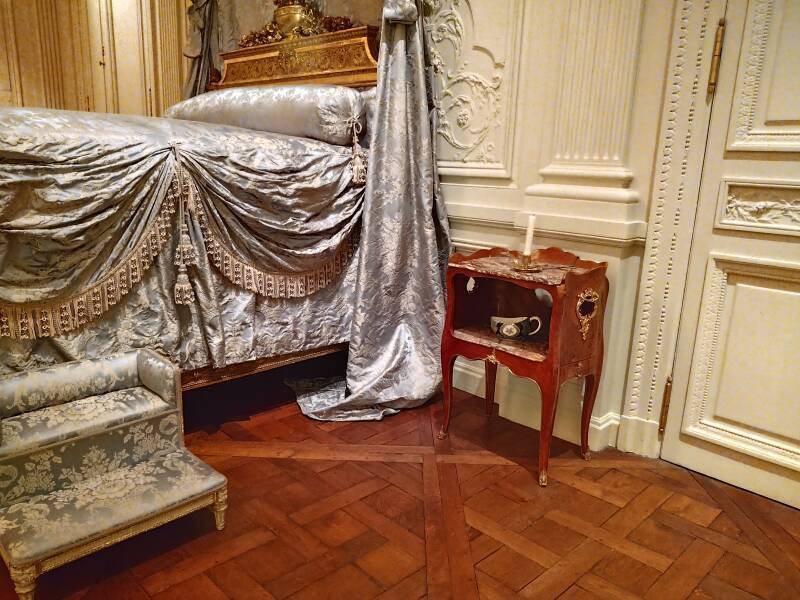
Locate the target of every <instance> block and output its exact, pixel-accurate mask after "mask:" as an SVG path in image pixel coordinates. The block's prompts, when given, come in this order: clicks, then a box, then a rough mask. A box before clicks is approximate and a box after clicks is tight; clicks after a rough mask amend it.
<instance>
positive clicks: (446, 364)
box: [438, 352, 456, 440]
mask: <svg viewBox="0 0 800 600" xmlns="http://www.w3.org/2000/svg"><path fill="white" fill-rule="evenodd" d="M455 362H456V357H455V356H453V355H450V354H445V353H444V352H442V395H443V396H444V419H443V420H442V428H441V429H440V430H439V436H438V437H439V439H440V440H443V439H445V438H446V437H447V430H448V429H449V427H450V414H451V413H452V410H453V365H454V364H455Z"/></svg>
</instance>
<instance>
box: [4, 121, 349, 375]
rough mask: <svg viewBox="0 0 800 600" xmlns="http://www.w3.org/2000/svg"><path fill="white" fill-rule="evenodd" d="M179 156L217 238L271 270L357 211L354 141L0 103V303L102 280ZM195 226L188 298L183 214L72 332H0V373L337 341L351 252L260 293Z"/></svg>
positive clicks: (333, 243) (158, 202) (141, 225)
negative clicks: (135, 352) (300, 289)
mask: <svg viewBox="0 0 800 600" xmlns="http://www.w3.org/2000/svg"><path fill="white" fill-rule="evenodd" d="M178 158H180V164H181V165H182V168H183V170H184V171H185V172H186V173H187V174H188V176H189V178H190V179H191V180H192V181H193V182H194V183H195V184H196V186H197V188H198V190H199V194H198V196H199V197H198V201H199V202H200V204H201V205H202V207H203V209H204V210H205V211H206V213H207V216H208V221H209V222H211V223H213V224H214V225H215V226H216V228H217V229H218V230H219V234H220V236H221V237H222V238H224V241H225V243H226V244H227V245H228V246H229V247H230V248H232V249H234V250H235V252H236V254H238V255H239V256H241V257H242V259H243V260H245V261H247V262H249V263H251V264H255V265H258V266H259V267H260V268H261V269H263V270H265V271H282V272H298V271H304V270H307V269H313V268H314V267H315V265H319V264H320V263H325V262H326V261H328V260H329V259H330V258H331V257H332V256H335V255H336V253H337V249H338V248H340V247H341V246H342V244H343V243H346V240H347V239H348V238H349V237H350V236H351V235H353V234H354V230H355V229H356V227H357V226H358V224H359V222H360V216H361V209H362V204H363V202H362V200H363V193H364V192H363V190H364V188H363V186H358V185H355V184H353V182H352V175H351V171H350V160H351V149H350V148H348V147H344V146H335V145H330V144H326V143H324V142H319V141H315V140H310V139H304V138H295V137H289V136H283V135H277V134H270V133H266V132H258V131H250V130H246V129H241V128H237V127H226V126H221V125H211V124H203V123H194V122H190V121H175V120H169V119H148V118H143V117H125V116H120V115H101V114H92V113H75V112H68V111H51V110H44V109H3V110H0V304H2V303H4V302H5V303H12V304H20V303H30V302H48V301H51V300H55V299H58V298H60V297H61V296H63V295H65V294H66V295H68V294H69V293H71V292H74V291H76V290H80V289H82V288H83V287H85V286H87V285H89V284H92V283H94V282H96V281H98V280H100V279H102V278H103V277H104V276H105V275H106V274H107V273H108V272H109V271H111V270H113V269H114V268H115V266H116V265H118V264H119V263H120V261H121V260H123V259H124V258H125V256H126V253H128V252H129V251H130V249H131V247H132V246H133V245H134V244H135V243H136V242H137V240H139V239H140V238H141V237H142V232H143V231H144V230H145V229H146V228H147V227H149V226H150V225H151V224H152V223H153V222H154V221H155V219H156V218H157V214H158V212H159V210H160V208H161V206H162V203H163V202H164V201H165V198H166V197H167V193H168V189H169V186H170V182H171V181H172V180H173V179H174V176H175V171H176V168H177V165H178ZM189 220H190V224H191V227H190V237H191V240H192V242H193V245H194V247H195V248H196V249H197V255H198V260H199V264H198V265H197V266H196V267H191V268H190V276H191V280H192V285H193V287H194V292H195V295H196V298H197V299H196V302H195V303H193V304H191V305H189V306H178V305H176V303H175V300H174V296H173V292H172V290H173V286H174V285H175V280H176V279H175V278H176V267H175V265H174V264H173V257H174V249H175V246H176V244H177V239H178V228H177V215H175V218H174V219H173V220H172V222H171V227H172V229H171V230H169V231H167V232H166V233H167V235H168V238H169V239H168V240H167V242H166V246H165V248H164V249H163V250H162V251H161V253H160V254H159V255H158V256H157V257H155V259H154V265H153V267H152V268H151V269H150V270H149V271H148V272H147V273H146V274H145V275H144V276H143V278H142V281H141V282H140V283H138V284H136V285H133V286H131V292H130V293H129V294H128V295H127V296H124V297H123V298H122V300H121V301H120V302H119V303H117V304H116V305H115V306H114V307H113V308H111V309H110V310H109V311H108V312H107V313H105V314H103V315H102V316H101V317H100V318H98V319H96V320H94V321H93V322H90V323H89V324H87V325H86V326H85V327H83V328H82V329H80V330H77V331H71V332H69V333H67V334H64V335H62V336H59V337H51V338H47V337H45V338H41V339H36V340H13V339H10V338H7V337H3V338H0V374H2V373H4V372H10V371H20V370H25V369H30V368H32V367H35V366H40V365H42V364H52V363H58V362H63V361H66V360H72V359H76V358H83V357H102V356H107V355H110V354H114V353H116V352H120V351H122V350H126V349H129V348H138V347H153V348H158V349H160V350H162V351H163V352H164V353H166V354H168V355H170V356H171V357H173V358H174V359H175V360H176V362H178V363H179V364H180V366H181V368H182V369H192V368H197V367H202V366H205V365H208V364H211V365H214V366H225V365H228V364H233V363H237V362H244V361H248V360H255V359H257V358H261V357H265V356H272V355H275V354H282V353H288V352H295V351H299V350H305V349H309V348H315V347H319V346H324V345H328V344H333V343H339V342H344V341H347V339H348V338H349V335H350V323H351V315H352V308H351V307H352V304H353V302H352V296H353V290H354V275H355V262H354V261H353V260H350V261H349V263H348V264H347V265H346V266H345V269H344V272H343V273H342V274H341V275H340V276H339V277H337V278H336V279H335V280H334V281H332V282H331V283H330V284H329V285H328V287H326V288H324V289H321V290H318V291H317V292H315V293H313V294H310V295H308V296H306V297H302V298H264V297H262V296H258V295H256V294H254V293H252V292H248V291H245V290H242V289H240V288H237V287H235V286H234V285H233V284H231V283H230V282H229V281H228V280H227V279H225V278H224V277H223V276H222V275H220V273H219V272H218V270H217V269H216V267H215V266H213V265H211V264H210V263H209V258H208V255H207V254H206V251H205V244H204V240H203V237H202V235H201V233H200V232H199V225H198V223H197V221H196V219H195V218H194V217H191V216H190V218H189Z"/></svg>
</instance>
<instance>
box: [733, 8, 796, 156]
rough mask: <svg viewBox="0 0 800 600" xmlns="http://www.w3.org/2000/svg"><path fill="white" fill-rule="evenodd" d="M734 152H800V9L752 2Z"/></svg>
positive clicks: (739, 83) (740, 75)
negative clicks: (799, 63)
mask: <svg viewBox="0 0 800 600" xmlns="http://www.w3.org/2000/svg"><path fill="white" fill-rule="evenodd" d="M744 35H745V37H744V42H743V44H742V53H741V56H740V59H739V72H738V74H737V85H736V90H735V92H734V110H733V111H732V113H731V123H730V130H729V134H728V149H729V150H755V151H781V150H784V151H798V150H800V100H798V97H799V96H798V93H800V71H798V69H797V64H798V61H800V45H798V44H797V38H798V36H800V4H798V3H797V2H796V0H753V1H752V2H750V5H749V8H748V12H747V22H746V25H745V34H744Z"/></svg>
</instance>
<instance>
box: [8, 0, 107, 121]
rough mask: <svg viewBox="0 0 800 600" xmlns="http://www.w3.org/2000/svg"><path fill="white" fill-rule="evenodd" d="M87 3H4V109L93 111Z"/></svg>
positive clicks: (22, 0) (32, 0)
mask: <svg viewBox="0 0 800 600" xmlns="http://www.w3.org/2000/svg"><path fill="white" fill-rule="evenodd" d="M87 31H88V14H87V10H86V5H85V3H84V0H0V49H2V55H0V105H13V106H43V107H48V108H66V109H73V110H76V109H81V110H87V109H89V110H91V108H92V106H93V92H92V79H91V73H90V68H89V44H88V36H87V35H86V33H87Z"/></svg>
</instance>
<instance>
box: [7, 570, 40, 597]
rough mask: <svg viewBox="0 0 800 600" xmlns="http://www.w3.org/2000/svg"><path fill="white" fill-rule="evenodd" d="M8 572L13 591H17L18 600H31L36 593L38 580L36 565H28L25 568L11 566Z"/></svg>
mask: <svg viewBox="0 0 800 600" xmlns="http://www.w3.org/2000/svg"><path fill="white" fill-rule="evenodd" d="M8 571H9V573H10V574H11V581H13V582H14V589H15V590H16V591H17V596H18V597H19V600H33V595H34V592H35V591H36V580H37V579H38V578H39V568H38V567H37V565H28V566H27V567H15V566H13V565H11V566H10V567H9V568H8Z"/></svg>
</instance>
